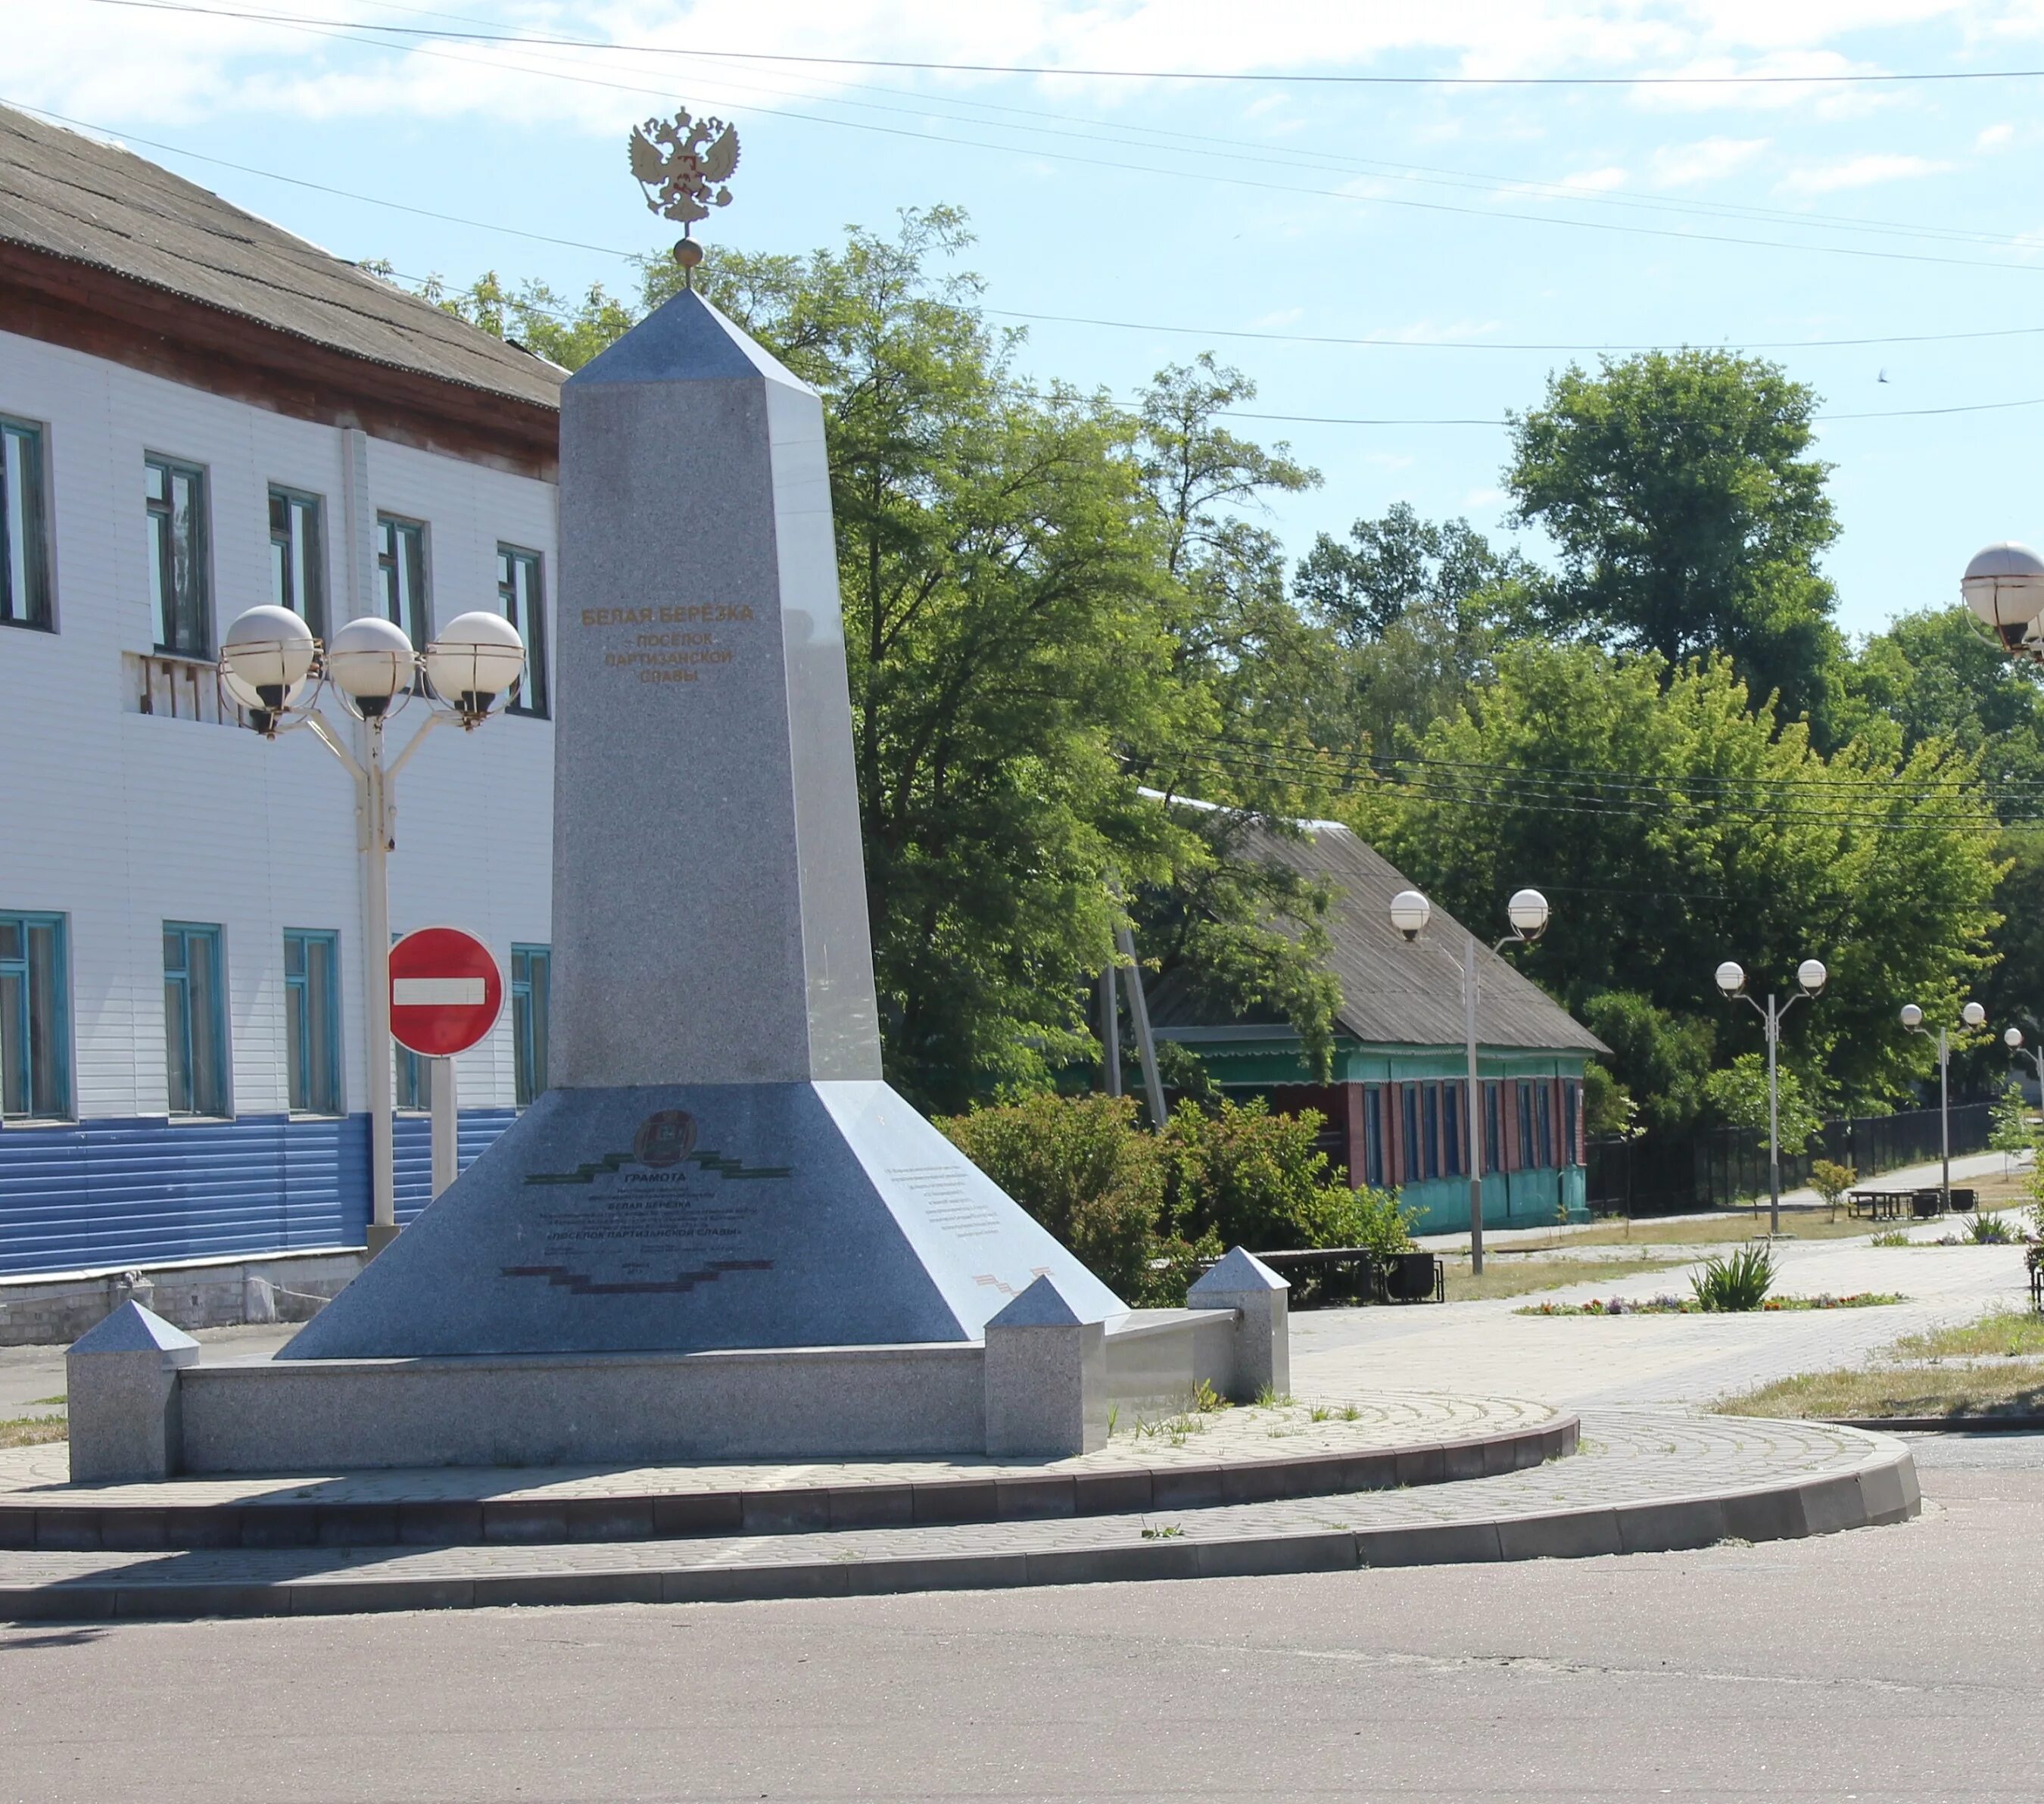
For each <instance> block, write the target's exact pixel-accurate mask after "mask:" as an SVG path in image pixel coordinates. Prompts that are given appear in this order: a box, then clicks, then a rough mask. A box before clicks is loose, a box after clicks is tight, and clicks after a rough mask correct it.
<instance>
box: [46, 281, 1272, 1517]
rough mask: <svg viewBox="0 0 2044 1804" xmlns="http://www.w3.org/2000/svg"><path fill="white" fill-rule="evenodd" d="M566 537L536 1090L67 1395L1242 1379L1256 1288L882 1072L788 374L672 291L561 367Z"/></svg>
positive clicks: (343, 1437)
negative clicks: (276, 1288) (253, 1311)
mask: <svg viewBox="0 0 2044 1804" xmlns="http://www.w3.org/2000/svg"><path fill="white" fill-rule="evenodd" d="M560 558H561V582H560V607H561V612H560V615H559V631H558V642H557V647H556V654H555V704H556V709H555V712H556V726H555V815H554V818H555V844H554V873H553V889H554V908H553V944H554V949H555V963H554V1000H553V1023H552V1045H551V1059H550V1076H551V1079H552V1080H553V1084H554V1088H551V1089H550V1090H549V1091H548V1092H547V1093H546V1094H545V1095H544V1096H542V1097H541V1098H540V1100H538V1101H537V1102H536V1103H535V1104H533V1105H532V1107H530V1108H529V1109H528V1110H527V1111H525V1112H524V1114H523V1115H521V1116H520V1117H519V1118H518V1119H517V1121H516V1122H515V1123H513V1125H512V1127H509V1129H508V1130H505V1133H504V1134H502V1136H501V1138H499V1139H498V1141H497V1142H495V1143H494V1145H493V1146H490V1149H489V1150H487V1151H486V1153H484V1154H483V1155H482V1157H480V1158H478V1160H477V1161H475V1162H474V1164H473V1165H471V1167H470V1169H468V1170H467V1172H466V1173H463V1175H462V1176H460V1178H459V1180H457V1181H456V1182H455V1184H453V1185H452V1186H451V1187H450V1188H448V1190H447V1191H446V1192H444V1193H443V1194H442V1195H441V1196H440V1198H439V1199H437V1200H436V1201H435V1202H434V1203H432V1205H431V1207H428V1209H427V1210H426V1211H425V1213H424V1214H423V1215H421V1216H420V1217H419V1219H417V1221H416V1222H413V1224H412V1225H411V1226H409V1227H408V1228H407V1229H405V1231H404V1232H403V1233H402V1234H399V1235H398V1237H397V1238H396V1239H395V1240H394V1242H391V1243H390V1245H389V1246H387V1247H386V1248H385V1249H383V1250H382V1252H381V1253H379V1254H378V1256H377V1257H375V1260H373V1261H371V1263H370V1264H369V1265H367V1267H366V1268H365V1269H364V1270H363V1272H362V1274H361V1275H360V1276H359V1277H357V1278H356V1279H355V1280H354V1281H353V1282H352V1284H350V1285H349V1286H348V1288H346V1289H345V1290H344V1291H343V1292H341V1294H340V1295H339V1296H338V1297H336V1299H334V1300H333V1301H332V1303H329V1304H328V1306H327V1307H325V1309H324V1310H323V1311H321V1313H320V1315H317V1317H315V1318H313V1321H312V1322H310V1323H309V1325H308V1326H306V1327H305V1329H304V1330H302V1332H301V1333H300V1334H298V1336H297V1337H296V1338H295V1339H294V1340H293V1341H291V1342H290V1344H289V1345H287V1346H286V1347H285V1348H284V1349H282V1352H281V1353H279V1355H278V1356H277V1357H276V1358H275V1359H274V1360H271V1361H260V1362H252V1363H248V1364H242V1365H232V1364H226V1363H222V1364H221V1365H208V1364H207V1363H206V1362H205V1361H203V1360H201V1361H198V1363H197V1364H193V1363H191V1362H190V1356H189V1354H188V1353H186V1351H185V1350H184V1349H178V1350H177V1351H176V1352H175V1353H171V1352H170V1351H169V1350H168V1349H152V1347H148V1346H144V1345H140V1344H138V1345H136V1347H135V1348H134V1349H132V1350H131V1349H126V1347H125V1342H124V1349H123V1350H124V1353H125V1356H126V1357H125V1360H124V1361H110V1360H103V1361H101V1362H99V1365H94V1364H93V1363H92V1362H90V1361H86V1360H83V1359H82V1360H79V1361H74V1362H73V1363H74V1367H75V1369H76V1370H77V1371H79V1372H82V1373H83V1374H84V1376H83V1378H79V1377H75V1379H74V1387H73V1400H72V1411H73V1418H74V1421H79V1420H80V1419H82V1418H90V1416H91V1415H92V1414H93V1412H94V1410H95V1409H96V1407H98V1405H97V1403H96V1401H95V1398H96V1394H97V1391H98V1389H99V1388H106V1390H107V1391H108V1395H109V1399H112V1398H113V1395H114V1389H115V1388H114V1387H113V1385H112V1384H111V1383H110V1380H111V1378H112V1376H113V1373H114V1372H115V1370H116V1367H117V1366H118V1368H119V1370H120V1371H121V1372H122V1373H124V1374H126V1376H125V1377H124V1378H123V1379H122V1384H123V1385H124V1386H125V1389H123V1390H122V1391H121V1397H122V1399H125V1400H124V1401H122V1402H121V1404H120V1407H121V1409H122V1410H124V1411H125V1415H124V1416H123V1418H122V1420H123V1422H125V1424H126V1425H127V1426H126V1427H125V1428H124V1430H123V1431H122V1434H121V1436H120V1437H117V1439H116V1442H115V1445H119V1446H122V1447H132V1445H133V1442H134V1440H135V1434H134V1432H133V1423H134V1421H135V1419H136V1405H135V1403H134V1400H133V1399H134V1397H135V1395H137V1394H139V1393H138V1392H137V1391H136V1386H137V1385H138V1384H139V1385H140V1388H141V1390H142V1391H146V1392H147V1393H148V1397H150V1398H154V1397H155V1395H156V1392H157V1391H159V1390H161V1391H164V1392H165V1395H166V1397H167V1399H168V1400H167V1402H166V1404H165V1407H164V1411H163V1415H164V1419H165V1420H166V1422H169V1423H170V1424H171V1426H172V1427H173V1428H175V1440H174V1441H166V1442H165V1444H164V1445H163V1446H162V1447H157V1446H156V1445H154V1444H153V1443H152V1445H151V1446H150V1447H149V1448H148V1449H144V1452H143V1453H139V1454H134V1455H133V1456H132V1457H133V1460H134V1462H135V1464H134V1467H133V1470H134V1473H135V1476H147V1475H148V1473H150V1472H162V1471H163V1470H171V1469H183V1470H184V1471H186V1472H237V1471H239V1472H248V1471H262V1470H303V1469H329V1470H330V1469H336V1468H349V1467H362V1466H392V1465H424V1464H548V1463H563V1462H569V1461H575V1462H584V1461H609V1460H674V1459H686V1458H705V1457H725V1458H731V1457H854V1456H860V1455H874V1454H919V1453H980V1452H982V1451H989V1450H992V1449H993V1448H995V1447H998V1449H1000V1450H1001V1452H1003V1453H1007V1454H1013V1453H1028V1452H1035V1453H1044V1454H1055V1453H1076V1452H1078V1451H1081V1450H1083V1449H1088V1448H1090V1447H1092V1446H1094V1445H1098V1444H1099V1443H1100V1441H1101V1439H1102V1438H1103V1437H1105V1433H1106V1427H1105V1424H1106V1421H1107V1418H1108V1403H1109V1402H1110V1401H1116V1402H1120V1403H1124V1404H1127V1403H1142V1402H1143V1401H1146V1400H1148V1401H1156V1402H1160V1403H1162V1402H1166V1401H1168V1400H1170V1399H1172V1398H1174V1397H1182V1396H1183V1395H1185V1393H1186V1392H1187V1391H1190V1390H1191V1389H1192V1388H1193V1386H1194V1385H1195V1384H1199V1383H1201V1382H1205V1383H1208V1384H1213V1385H1214V1386H1215V1387H1216V1388H1219V1389H1220V1390H1222V1391H1228V1392H1229V1393H1231V1394H1235V1395H1243V1396H1253V1395H1254V1394H1255V1391H1256V1388H1258V1383H1260V1382H1261V1381H1262V1378H1263V1376H1266V1375H1267V1374H1268V1373H1269V1372H1270V1371H1271V1370H1272V1369H1273V1368H1274V1359H1275V1360H1277V1361H1281V1358H1282V1353H1281V1349H1280V1350H1279V1351H1278V1352H1277V1353H1275V1354H1274V1352H1273V1349H1272V1347H1271V1345H1270V1344H1269V1343H1270V1340H1271V1338H1272V1335H1273V1334H1276V1335H1277V1336H1278V1337H1281V1336H1282V1335H1283V1333H1284V1322H1283V1312H1282V1309H1281V1307H1279V1308H1277V1310H1276V1311H1275V1312H1273V1311H1271V1310H1270V1308H1269V1307H1264V1306H1263V1305H1262V1303H1260V1302H1258V1299H1251V1301H1252V1303H1255V1304H1256V1306H1255V1307H1247V1308H1245V1307H1243V1297H1242V1295H1239V1294H1238V1292H1242V1289H1243V1283H1245V1282H1247V1283H1249V1284H1251V1286H1252V1288H1253V1287H1254V1285H1255V1284H1265V1285H1266V1287H1267V1286H1268V1285H1277V1286H1278V1288H1279V1291H1280V1292H1281V1284H1280V1283H1279V1280H1276V1279H1274V1277H1272V1276H1271V1275H1270V1273H1269V1272H1267V1271H1263V1269H1262V1268H1260V1267H1258V1268H1257V1270H1258V1272H1262V1277H1261V1278H1260V1279H1254V1278H1253V1279H1251V1280H1241V1281H1235V1280H1231V1288H1230V1289H1228V1291H1227V1292H1226V1293H1225V1294H1224V1295H1219V1294H1217V1295H1215V1296H1214V1297H1213V1298H1212V1300H1211V1301H1205V1299H1202V1298H1201V1297H1199V1296H1196V1297H1195V1298H1194V1299H1193V1303H1194V1306H1195V1307H1193V1308H1192V1309H1190V1310H1186V1311H1129V1310H1128V1307H1126V1306H1125V1305H1124V1303H1122V1302H1121V1301H1120V1299H1118V1298H1116V1296H1115V1295H1114V1294H1113V1293H1112V1292H1111V1291H1109V1290H1108V1288H1107V1287H1106V1286H1105V1285H1104V1284H1101V1282H1100V1281H1099V1280H1098V1279H1097V1278H1096V1277H1094V1276H1093V1274H1092V1273H1091V1272H1088V1271H1087V1270H1086V1269H1085V1267H1084V1266H1083V1265H1081V1264H1080V1263H1079V1261H1078V1260H1077V1259H1076V1258H1074V1257H1073V1255H1072V1254H1071V1253H1069V1252H1067V1251H1066V1249H1064V1248H1063V1247H1062V1246H1059V1245H1058V1242H1056V1241H1055V1239H1053V1238H1051V1235H1050V1234H1047V1232H1046V1231H1045V1230H1043V1228H1041V1227H1040V1226H1038V1225H1037V1224H1036V1222H1034V1221H1033V1220H1032V1219H1031V1218H1030V1217H1029V1216H1028V1215H1027V1214H1026V1213H1025V1212H1024V1211H1023V1210H1022V1209H1021V1208H1020V1207H1019V1206H1018V1205H1017V1204H1016V1203H1014V1202H1013V1201H1012V1199H1009V1197H1008V1196H1005V1194H1003V1192H1001V1190H1000V1189H999V1188H998V1187H997V1186H996V1185H995V1184H993V1182H992V1181H991V1180H989V1179H988V1178H987V1177H986V1176H985V1175H984V1174H983V1173H980V1172H979V1171H978V1170H977V1169H974V1167H973V1166H972V1165H970V1163H968V1162H967V1161H966V1159H965V1158H964V1157H962V1154H960V1153H959V1152H958V1150H956V1149H955V1147H953V1146H951V1143H950V1142H948V1141H947V1140H946V1139H945V1138H944V1137H943V1135H942V1134H939V1133H938V1131H937V1130H936V1129H935V1128H934V1127H932V1126H931V1125H930V1123H928V1122H927V1121H925V1120H924V1119H923V1118H922V1117H921V1116H920V1115H918V1114H917V1113H916V1111H915V1110H914V1109H913V1107H910V1106H909V1104H908V1103H906V1102H905V1100H903V1099H902V1098H901V1097H900V1096H897V1095H896V1094H895V1093H894V1092H893V1091H892V1090H890V1089H889V1088H888V1086H887V1085H886V1084H885V1083H884V1082H883V1081H882V1078H881V1075H880V1047H879V1038H878V1015H877V1009H876V1007H875V1001H874V979H873V965H872V951H871V946H870V939H869V937H868V931H867V925H866V901H865V883H864V874H863V860H862V857H861V852H860V840H859V817H858V799H857V793H856V789H855V781H854V772H853V766H852V743H851V708H850V703H849V698H848V693H847V680H846V667H845V654H844V643H843V628H842V624H841V619H840V608H839V601H838V591H837V571H836V551H835V545H834V540H833V535H832V522H831V510H830V488H829V474H828V466H827V464H826V462H825V458H824V427H823V417H822V410H821V406H820V401H819V400H818V397H817V396H816V393H815V392H814V391H813V390H811V389H809V387H807V386H805V384H804V383H802V382H800V381H799V380H797V378H795V377H794V376H793V374H790V372H789V371H788V370H786V369H784V368H783V367H782V366H781V365H780V364H778V363H777V362H775V361H774V359H772V358H771V357H770V356H769V355H767V353H766V352H765V351H763V349H762V348H761V347H759V345H757V344H755V343H753V342H752V341H751V340H750V339H749V338H747V336H746V335H745V334H744V333H743V332H741V331H740V330H739V329H738V328H737V327H736V326H735V325H734V324H732V322H731V321H730V320H728V319H726V318H725V317H724V316H723V315H722V314H720V313H718V312H717V309H715V308H714V307H713V306H711V305H709V304H708V303H707V302H706V301H704V300H703V299H702V298H701V297H699V296H698V295H697V294H694V293H692V292H684V293H682V294H679V295H678V296H676V297H674V299H672V300H670V301H668V302H667V303H666V304H665V305H663V306H662V307H661V308H660V309H658V310H657V311H656V312H655V313H653V314H651V316H650V317H648V318H647V319H646V320H644V321H643V322H642V323H641V324H639V325H638V326H637V327H636V328H634V329H633V330H632V331H631V332H628V333H627V334H626V335H625V336H624V337H623V338H621V340H618V341H617V344H614V345H613V346H612V347H611V348H610V349H609V350H608V351H605V353H604V354H603V355H601V356H600V357H598V358H597V359H595V360H594V362H593V363H590V364H589V365H588V366H587V367H585V368H584V369H582V370H580V371H579V372H578V373H577V374H575V375H574V376H573V377H572V378H570V380H569V381H568V382H567V385H566V386H565V388H564V390H563V397H562V420H561V489H560ZM1245 1257H1246V1256H1245ZM1253 1263H1254V1262H1253V1261H1251V1264H1253ZM1231 1269H1232V1268H1231ZM1245 1294H1246V1293H1245ZM1203 1301H1205V1306H1204V1307H1201V1305H1202V1303H1203ZM1004 1311H1009V1312H1010V1314H1009V1320H1008V1321H1007V1322H1005V1323H1004V1322H1003V1320H1002V1319H1001V1317H1002V1313H1003V1312H1004ZM1273 1324H1275V1326H1273ZM126 1333H127V1334H128V1337H129V1338H131V1339H132V1338H134V1330H133V1328H132V1326H131V1327H130V1329H129V1330H126ZM85 1350H86V1349H85V1347H84V1345H83V1343H82V1344H81V1348H80V1351H81V1353H83V1352H85ZM152 1359H155V1360H160V1361H161V1367H160V1371H159V1372H156V1376H151V1377H149V1378H148V1382H147V1383H143V1381H142V1380H140V1379H137V1378H136V1377H135V1376H134V1374H133V1372H129V1367H131V1366H133V1367H135V1368H136V1369H137V1370H139V1368H140V1365H142V1364H143V1363H146V1362H148V1361H152ZM100 1365H103V1366H104V1367H105V1369H106V1372H107V1373H108V1374H109V1384H108V1385H107V1386H106V1387H98V1386H96V1385H95V1384H94V1382H93V1381H92V1380H91V1378H90V1373H91V1372H94V1371H96V1370H98V1369H99V1368H100ZM154 1370H155V1368H154V1367H152V1371H154ZM81 1384H83V1388H82V1389H81V1388H80V1385H81ZM109 1407H111V1406H110V1405H109ZM151 1407H153V1405H152V1406H151ZM151 1419H154V1418H151ZM169 1432H170V1430H166V1433H167V1434H168V1433H169ZM144 1438H147V1437H146V1435H145V1436H144ZM95 1445H97V1443H95ZM121 1457H130V1456H126V1455H124V1456H121ZM116 1463H117V1462H116ZM94 1476H115V1475H114V1474H113V1472H111V1471H110V1470H109V1468H108V1465H107V1463H106V1459H104V1458H102V1459H101V1460H100V1463H99V1464H98V1465H97V1466H96V1467H95V1468H94Z"/></svg>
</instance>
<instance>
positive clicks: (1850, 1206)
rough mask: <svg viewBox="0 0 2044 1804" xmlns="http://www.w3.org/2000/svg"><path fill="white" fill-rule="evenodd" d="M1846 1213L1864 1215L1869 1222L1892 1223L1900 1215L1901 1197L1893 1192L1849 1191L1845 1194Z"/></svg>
mask: <svg viewBox="0 0 2044 1804" xmlns="http://www.w3.org/2000/svg"><path fill="white" fill-rule="evenodd" d="M1901 1213H1902V1196H1901V1193H1900V1192H1899V1191H1893V1190H1849V1191H1847V1192H1846V1214H1847V1215H1854V1216H1858V1215H1864V1216H1865V1217H1866V1218H1867V1219H1868V1220H1869V1221H1873V1222H1892V1221H1894V1220H1895V1219H1897V1218H1898V1217H1899V1216H1900V1215H1901Z"/></svg>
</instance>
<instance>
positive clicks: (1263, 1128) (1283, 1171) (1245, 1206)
mask: <svg viewBox="0 0 2044 1804" xmlns="http://www.w3.org/2000/svg"><path fill="white" fill-rule="evenodd" d="M1324 1119H1325V1118H1324V1116H1322V1115H1320V1113H1319V1112H1318V1111H1316V1110H1313V1109H1306V1110H1304V1111H1301V1113H1299V1114H1298V1115H1273V1114H1272V1113H1271V1112H1270V1105H1269V1104H1266V1102H1264V1101H1263V1100H1262V1098H1261V1097H1258V1098H1257V1099H1256V1100H1254V1101H1251V1102H1247V1103H1233V1102H1230V1101H1229V1100H1228V1099H1227V1098H1226V1097H1222V1098H1221V1099H1220V1100H1219V1101H1218V1102H1216V1104H1214V1105H1213V1107H1212V1109H1211V1110H1206V1109H1202V1108H1201V1107H1198V1106H1197V1105H1196V1104H1189V1103H1181V1104H1179V1105H1178V1109H1177V1111H1175V1112H1174V1114H1173V1115H1172V1117H1171V1125H1170V1127H1169V1128H1168V1129H1167V1130H1166V1131H1165V1134H1164V1136H1163V1144H1164V1154H1165V1160H1166V1169H1167V1170H1168V1172H1169V1174H1170V1175H1169V1186H1170V1197H1169V1203H1168V1207H1169V1209H1170V1220H1171V1222H1172V1223H1173V1225H1174V1227H1175V1228H1176V1230H1177V1231H1178V1233H1179V1234H1181V1235H1182V1236H1184V1237H1185V1238H1188V1239H1199V1238H1204V1237H1206V1236H1208V1235H1212V1236H1213V1237H1214V1238H1216V1239H1218V1240H1219V1241H1220V1244H1221V1245H1222V1246H1224V1247H1228V1246H1246V1247H1248V1248H1249V1249H1251V1251H1252V1252H1264V1253H1269V1252H1274V1251H1276V1250H1277V1249H1280V1248H1285V1247H1294V1246H1367V1247H1369V1248H1370V1249H1371V1250H1372V1251H1373V1252H1377V1253H1393V1252H1400V1251H1402V1250H1404V1249H1405V1248H1407V1247H1409V1246H1411V1245H1412V1236H1411V1235H1410V1234H1408V1232H1407V1231H1406V1225H1405V1219H1404V1215H1403V1214H1402V1213H1401V1212H1400V1209H1399V1207H1398V1204H1397V1199H1395V1198H1394V1197H1392V1196H1389V1195H1387V1194H1386V1193H1385V1192H1381V1191H1359V1190H1351V1189H1350V1188H1349V1187H1348V1186H1347V1184H1345V1183H1343V1181H1342V1180H1341V1179H1340V1178H1339V1177H1338V1176H1336V1175H1335V1170H1334V1168H1333V1165H1331V1163H1330V1161H1329V1160H1328V1158H1327V1154H1326V1153H1323V1152H1322V1151H1320V1149H1319V1148H1318V1147H1317V1146H1315V1145H1314V1142H1315V1141H1316V1140H1317V1139H1318V1138H1320V1129H1321V1127H1322V1126H1323V1124H1324Z"/></svg>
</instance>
